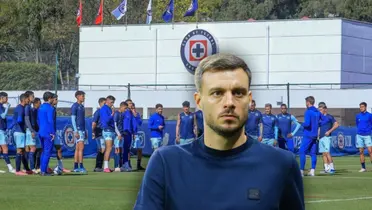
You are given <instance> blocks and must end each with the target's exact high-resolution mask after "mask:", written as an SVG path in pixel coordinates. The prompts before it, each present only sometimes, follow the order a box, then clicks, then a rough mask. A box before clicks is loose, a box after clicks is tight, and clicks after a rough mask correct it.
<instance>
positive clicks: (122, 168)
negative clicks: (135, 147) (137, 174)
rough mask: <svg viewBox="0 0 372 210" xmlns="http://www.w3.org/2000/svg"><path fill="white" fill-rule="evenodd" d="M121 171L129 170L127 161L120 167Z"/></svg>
mask: <svg viewBox="0 0 372 210" xmlns="http://www.w3.org/2000/svg"><path fill="white" fill-rule="evenodd" d="M120 171H121V172H131V171H132V169H131V168H130V167H129V164H128V162H126V163H124V165H123V166H122V167H121V168H120Z"/></svg>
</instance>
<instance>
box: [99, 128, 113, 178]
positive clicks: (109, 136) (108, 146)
mask: <svg viewBox="0 0 372 210" xmlns="http://www.w3.org/2000/svg"><path fill="white" fill-rule="evenodd" d="M102 135H103V138H104V139H105V155H104V162H103V165H104V166H103V168H104V170H103V172H105V173H111V170H110V168H109V161H110V155H111V150H112V141H113V139H114V138H115V136H114V133H113V132H104V131H103V133H102Z"/></svg>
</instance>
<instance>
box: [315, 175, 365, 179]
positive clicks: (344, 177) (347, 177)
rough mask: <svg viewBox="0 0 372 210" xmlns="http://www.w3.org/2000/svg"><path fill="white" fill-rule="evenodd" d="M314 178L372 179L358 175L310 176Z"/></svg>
mask: <svg viewBox="0 0 372 210" xmlns="http://www.w3.org/2000/svg"><path fill="white" fill-rule="evenodd" d="M313 178H319V179H324V178H330V179H361V180H372V177H357V176H341V177H338V176H332V175H329V176H313V177H309V178H308V179H313Z"/></svg>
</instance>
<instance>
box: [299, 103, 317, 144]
mask: <svg viewBox="0 0 372 210" xmlns="http://www.w3.org/2000/svg"><path fill="white" fill-rule="evenodd" d="M319 121H320V112H319V110H318V109H317V108H315V106H311V107H308V108H307V110H306V111H305V121H304V122H303V123H302V127H304V131H303V135H304V136H305V137H309V138H317V137H318V128H319Z"/></svg>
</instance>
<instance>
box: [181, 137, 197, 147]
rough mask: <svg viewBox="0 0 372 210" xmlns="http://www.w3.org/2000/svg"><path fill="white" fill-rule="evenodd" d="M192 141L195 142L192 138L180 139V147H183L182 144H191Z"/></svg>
mask: <svg viewBox="0 0 372 210" xmlns="http://www.w3.org/2000/svg"><path fill="white" fill-rule="evenodd" d="M194 140H195V139H194V138H190V139H180V145H184V144H188V143H191V142H193V141H194Z"/></svg>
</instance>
